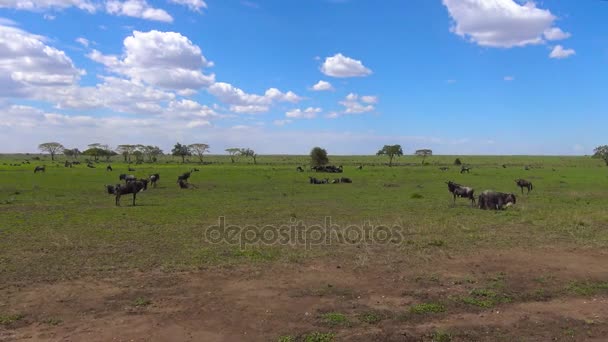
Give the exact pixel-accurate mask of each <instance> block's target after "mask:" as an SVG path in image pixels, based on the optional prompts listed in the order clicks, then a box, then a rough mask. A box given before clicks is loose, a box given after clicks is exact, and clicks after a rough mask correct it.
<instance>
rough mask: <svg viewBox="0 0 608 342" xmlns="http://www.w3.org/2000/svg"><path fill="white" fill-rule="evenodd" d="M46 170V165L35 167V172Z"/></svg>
mask: <svg viewBox="0 0 608 342" xmlns="http://www.w3.org/2000/svg"><path fill="white" fill-rule="evenodd" d="M39 171H40V172H46V166H44V165H43V166H36V168H34V173H36V172H39Z"/></svg>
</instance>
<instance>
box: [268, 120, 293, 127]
mask: <svg viewBox="0 0 608 342" xmlns="http://www.w3.org/2000/svg"><path fill="white" fill-rule="evenodd" d="M273 123H274V124H275V126H285V125H287V124H290V123H292V120H274V121H273Z"/></svg>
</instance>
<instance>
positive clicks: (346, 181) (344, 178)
mask: <svg viewBox="0 0 608 342" xmlns="http://www.w3.org/2000/svg"><path fill="white" fill-rule="evenodd" d="M339 181H340V183H352V182H353V181H352V179H350V178H347V177H340V179H339Z"/></svg>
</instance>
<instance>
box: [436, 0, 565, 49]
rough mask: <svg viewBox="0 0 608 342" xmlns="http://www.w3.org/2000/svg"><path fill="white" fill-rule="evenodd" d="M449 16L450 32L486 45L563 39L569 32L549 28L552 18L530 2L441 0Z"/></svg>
mask: <svg viewBox="0 0 608 342" xmlns="http://www.w3.org/2000/svg"><path fill="white" fill-rule="evenodd" d="M443 4H444V5H445V6H446V8H447V9H448V12H449V14H450V16H451V17H452V19H453V25H452V27H451V31H452V32H454V33H455V34H457V35H459V36H461V37H466V38H468V39H470V40H471V41H473V42H475V43H477V44H479V45H481V46H489V47H504V48H510V47H515V46H526V45H531V44H541V43H543V42H544V40H545V39H548V40H557V39H564V38H567V37H568V36H569V34H567V33H564V32H563V31H562V30H561V29H559V28H557V27H553V24H554V21H555V20H556V17H555V16H554V15H553V14H552V13H551V12H550V11H549V10H546V9H541V8H538V7H536V5H535V4H534V2H531V1H529V2H525V3H523V4H520V3H518V2H516V1H514V0H443Z"/></svg>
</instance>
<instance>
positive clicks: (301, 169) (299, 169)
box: [296, 166, 304, 172]
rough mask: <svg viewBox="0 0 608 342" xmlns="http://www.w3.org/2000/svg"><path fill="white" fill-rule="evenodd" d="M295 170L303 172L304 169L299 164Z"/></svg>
mask: <svg viewBox="0 0 608 342" xmlns="http://www.w3.org/2000/svg"><path fill="white" fill-rule="evenodd" d="M296 171H298V172H304V169H303V168H302V167H301V166H298V167H297V168H296Z"/></svg>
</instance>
